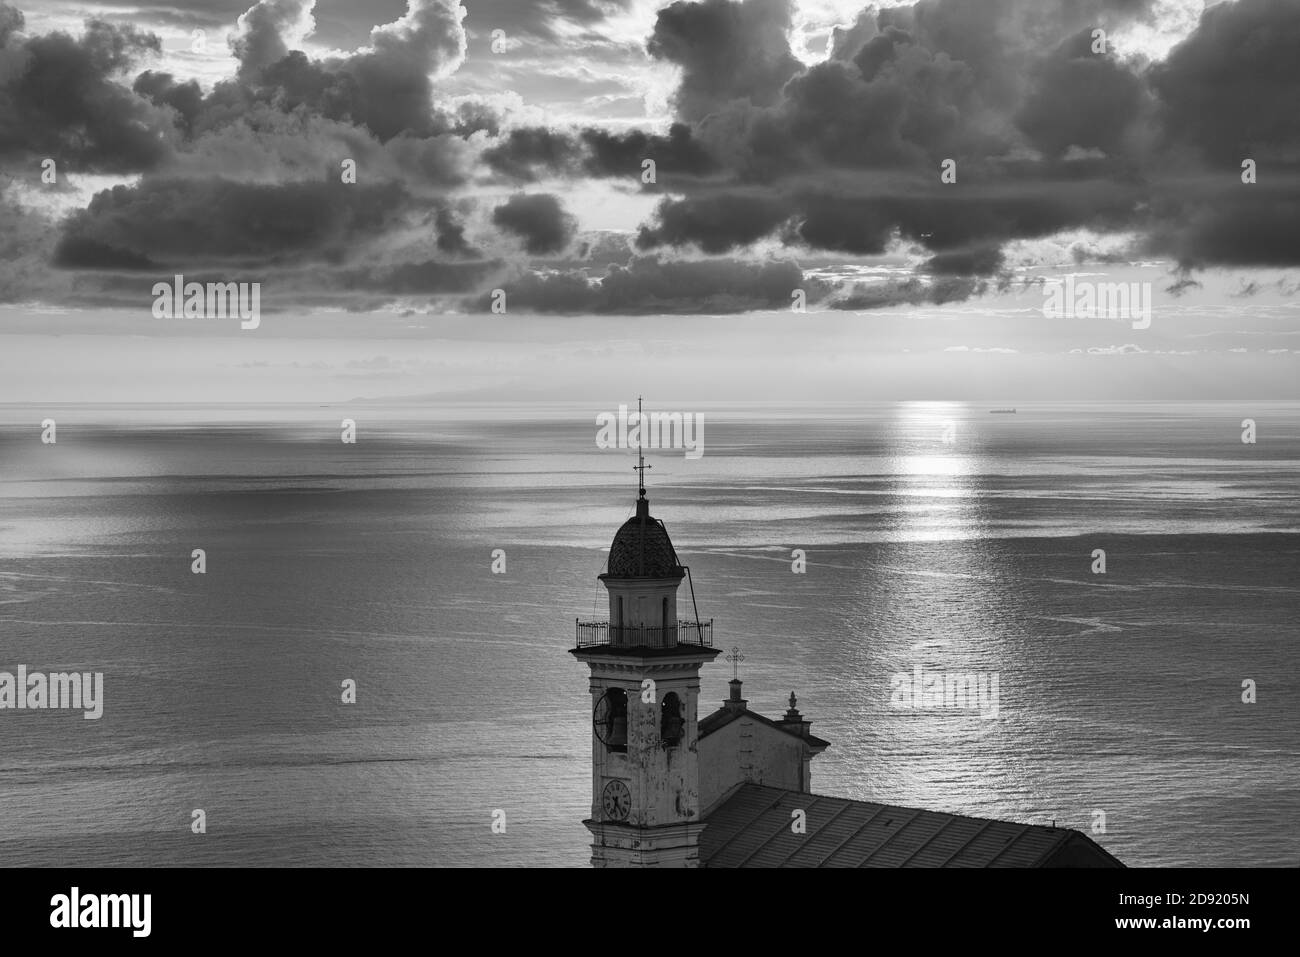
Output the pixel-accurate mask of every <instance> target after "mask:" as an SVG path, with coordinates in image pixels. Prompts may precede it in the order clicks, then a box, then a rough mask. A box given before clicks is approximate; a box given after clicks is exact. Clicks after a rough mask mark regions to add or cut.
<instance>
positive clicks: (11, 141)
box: [0, 4, 177, 173]
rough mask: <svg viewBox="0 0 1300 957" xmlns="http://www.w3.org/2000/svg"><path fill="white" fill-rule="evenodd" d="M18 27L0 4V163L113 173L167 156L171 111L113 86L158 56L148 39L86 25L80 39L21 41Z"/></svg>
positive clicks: (18, 19)
mask: <svg viewBox="0 0 1300 957" xmlns="http://www.w3.org/2000/svg"><path fill="white" fill-rule="evenodd" d="M22 22H23V20H22V15H21V13H19V12H18V11H16V10H14V9H13V8H11V7H7V6H4V5H3V4H0V33H3V34H4V37H5V39H4V43H3V47H2V48H0V155H10V156H12V155H16V154H17V155H21V154H26V155H35V156H39V157H49V158H51V159H54V160H55V162H56V163H59V164H63V165H64V168H65V169H75V170H77V171H90V172H113V173H116V172H131V171H136V170H141V169H149V168H151V167H153V166H156V165H157V164H158V163H159V162H160V161H161V160H162V159H163V158H164V157H165V156H166V155H168V153H169V152H170V150H171V148H172V144H173V142H174V140H175V139H176V138H177V137H176V135H175V131H174V128H173V122H172V117H173V114H172V112H171V110H168V109H164V108H161V107H159V106H156V105H155V104H154V103H152V102H150V101H149V100H148V99H146V98H145V97H143V96H139V95H137V94H135V93H133V92H132V91H131V90H130V89H128V88H127V87H125V86H123V85H122V84H121V83H119V82H117V78H118V77H119V76H120V75H121V74H123V73H124V72H125V71H126V70H128V69H129V68H130V67H132V66H134V65H135V64H136V63H138V62H139V61H140V60H141V59H143V58H144V57H146V56H148V55H150V54H154V53H157V52H158V51H159V50H160V48H161V43H160V41H159V39H158V38H157V37H156V36H153V35H152V34H147V33H141V32H140V31H138V30H136V29H135V28H133V27H117V26H112V25H110V24H107V23H104V22H103V21H99V20H91V21H88V22H87V23H86V28H85V32H84V33H83V34H82V35H81V36H80V37H72V36H69V35H68V34H66V33H61V32H56V33H48V34H44V35H42V36H35V37H24V36H23V35H22V34H21V33H18V32H16V31H17V30H18V29H19V28H20V27H21V25H22Z"/></svg>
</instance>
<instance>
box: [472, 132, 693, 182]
mask: <svg viewBox="0 0 1300 957" xmlns="http://www.w3.org/2000/svg"><path fill="white" fill-rule="evenodd" d="M483 159H484V161H485V162H486V163H487V164H488V166H489V167H490V168H491V169H493V170H494V171H496V172H498V173H500V174H501V175H503V176H506V177H509V178H511V179H515V180H520V181H522V182H533V181H536V180H538V179H540V178H542V177H543V176H582V175H587V176H598V177H616V176H624V177H627V178H628V179H629V180H635V181H636V182H638V183H640V182H641V174H642V163H643V161H644V160H647V159H652V160H654V161H655V175H656V180H658V178H659V177H663V178H664V179H668V180H673V179H676V178H679V177H683V176H684V177H695V176H703V175H707V174H709V173H712V172H714V171H716V170H717V168H718V164H717V163H716V162H715V161H714V159H713V157H712V156H710V155H709V153H708V151H707V150H705V148H704V146H703V145H702V144H701V143H699V142H698V141H696V140H695V139H694V137H693V135H692V133H691V129H690V127H688V126H687V125H686V124H684V123H674V124H673V125H672V126H671V127H670V128H669V130H668V134H667V135H666V136H664V135H661V134H658V133H647V132H645V131H642V130H629V131H626V132H623V133H614V132H611V131H609V130H602V129H594V128H590V129H583V130H577V131H565V130H555V129H547V128H545V127H522V128H517V129H513V130H510V131H509V132H508V133H506V134H505V135H504V136H502V137H501V138H500V139H499V140H498V141H497V142H496V143H494V144H493V145H492V146H490V147H488V148H487V149H485V150H484V151H483Z"/></svg>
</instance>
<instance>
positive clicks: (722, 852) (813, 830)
mask: <svg viewBox="0 0 1300 957" xmlns="http://www.w3.org/2000/svg"><path fill="white" fill-rule="evenodd" d="M796 810H802V811H804V812H805V814H806V826H807V832H806V833H804V834H795V833H794V832H793V831H792V830H791V823H792V821H793V820H794V819H793V817H792V816H791V815H792V812H793V811H796ZM704 823H705V828H704V833H703V834H702V835H701V836H700V863H701V865H703V866H705V867H1123V866H1124V865H1123V864H1121V863H1120V862H1119V860H1117V859H1116V858H1115V857H1113V856H1112V855H1110V854H1109V853H1107V852H1106V850H1105V849H1104V848H1102V847H1101V846H1100V845H1098V844H1097V843H1095V842H1094V841H1092V840H1091V839H1090V838H1089V837H1087V836H1086V835H1084V834H1082V833H1080V832H1079V831H1075V830H1070V829H1068V828H1057V827H1046V826H1043V825H1040V824H1013V823H1011V822H1009V821H995V820H991V819H987V818H978V817H964V816H962V815H959V814H945V813H942V812H940V811H919V810H916V809H915V808H906V807H895V806H893V805H890V804H876V803H874V802H871V801H851V800H849V799H847V798H836V797H825V796H823V795H820V794H804V793H802V792H799V791H786V790H782V789H780V788H771V787H764V786H763V785H760V784H742V785H740V786H739V787H737V788H736V789H735V790H734V791H733V792H732V793H731V795H730V796H729V797H727V798H725V799H724V800H723V801H722V802H721V803H720V804H719V805H717V807H716V808H715V809H714V810H713V811H712V812H710V813H709V814H708V815H707V816H706V817H705V818H704Z"/></svg>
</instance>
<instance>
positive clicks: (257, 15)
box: [212, 0, 466, 140]
mask: <svg viewBox="0 0 1300 957" xmlns="http://www.w3.org/2000/svg"><path fill="white" fill-rule="evenodd" d="M311 6H312V0H261V2H259V3H258V4H256V5H255V6H253V7H252V8H250V9H249V11H248V13H246V14H245V15H244V16H242V17H240V21H239V27H240V32H239V33H238V34H237V36H236V37H235V39H234V40H232V44H231V45H232V50H233V52H234V53H235V55H236V56H237V57H238V59H239V61H240V66H239V74H238V76H237V77H236V79H235V80H232V81H228V82H226V83H223V84H220V85H219V86H218V87H217V89H216V90H214V92H213V95H212V100H213V105H214V107H216V108H222V107H225V108H226V109H232V108H233V109H238V106H239V104H240V103H241V102H246V101H248V100H254V101H263V102H274V103H276V104H277V105H278V106H280V107H282V108H283V109H288V110H291V109H297V108H299V107H302V108H306V109H308V110H311V111H312V112H316V113H320V114H321V115H322V116H325V117H328V118H330V119H347V120H350V121H351V122H354V123H357V124H359V125H362V126H365V127H366V128H367V129H369V130H370V131H371V132H372V133H374V134H375V136H377V137H379V138H380V139H381V140H387V139H391V138H392V137H394V136H397V135H399V134H401V133H410V134H413V135H416V136H429V135H432V134H433V133H436V132H442V131H443V130H442V129H441V128H440V126H439V124H438V123H437V121H436V115H435V110H434V107H433V85H432V82H431V81H430V79H429V77H430V74H443V73H447V72H450V71H451V70H454V69H455V68H456V67H457V66H458V65H459V64H460V61H461V59H462V58H463V57H464V54H465V42H466V41H465V31H464V28H463V27H462V26H461V22H460V21H461V18H462V17H463V16H464V12H465V11H464V8H463V7H461V6H460V5H459V3H458V0H410V5H409V7H408V8H407V13H406V15H405V16H404V17H402V18H401V19H400V20H396V21H394V22H393V23H389V24H385V25H383V26H379V27H375V28H374V30H372V31H371V34H370V46H369V47H368V48H366V49H363V50H360V51H358V52H357V53H354V54H352V55H351V56H346V57H331V58H326V59H323V60H313V59H311V58H310V57H308V56H307V55H306V54H304V53H303V52H302V51H301V50H290V49H289V48H288V46H287V43H286V33H289V32H291V30H292V29H293V27H294V25H295V24H297V25H301V24H302V23H303V22H304V20H305V18H306V16H307V11H309V10H310V8H311Z"/></svg>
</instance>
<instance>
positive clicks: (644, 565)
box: [601, 490, 686, 578]
mask: <svg viewBox="0 0 1300 957" xmlns="http://www.w3.org/2000/svg"><path fill="white" fill-rule="evenodd" d="M636 506H637V507H636V514H635V515H633V516H632V517H631V518H629V519H628V520H627V521H626V522H624V523H623V526H622V527H621V528H620V529H619V530H618V532H617V533H616V534H615V535H614V543H613V544H612V545H610V546H609V567H608V570H607V571H606V573H605V575H603V576H601V577H609V578H681V577H682V576H683V575H685V574H686V572H684V571H683V570H682V567H681V564H680V563H679V562H678V561H677V552H675V551H674V550H673V543H672V541H671V540H670V539H669V538H668V530H667V529H666V528H664V523H663V522H661V521H659V519H657V518H652V517H651V515H650V503H649V502H648V501H647V500H646V497H645V491H644V490H642V492H641V497H640V498H639V499H638V500H637V503H636Z"/></svg>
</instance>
